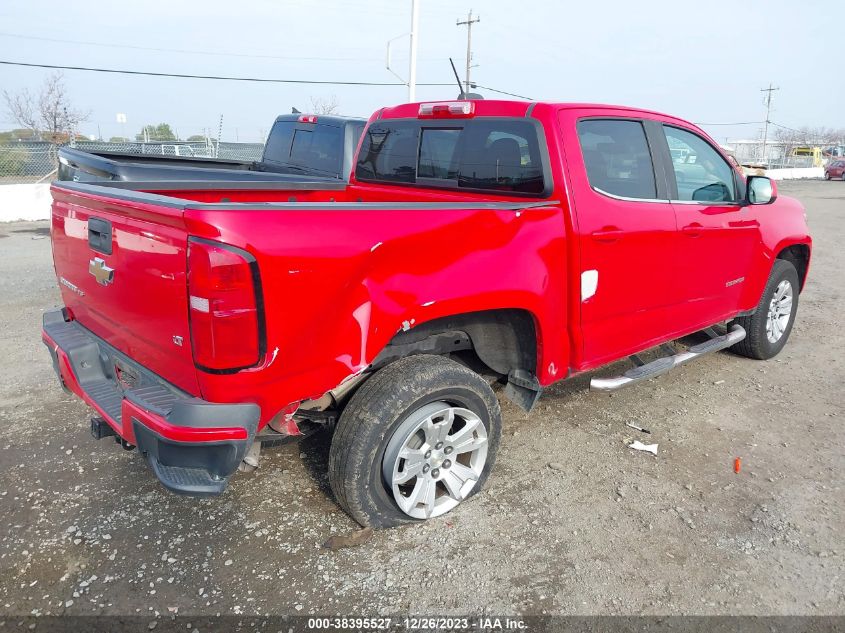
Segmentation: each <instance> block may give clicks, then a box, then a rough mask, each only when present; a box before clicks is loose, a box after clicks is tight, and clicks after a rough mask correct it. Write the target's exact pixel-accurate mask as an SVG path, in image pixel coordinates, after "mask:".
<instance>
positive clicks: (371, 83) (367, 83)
mask: <svg viewBox="0 0 845 633" xmlns="http://www.w3.org/2000/svg"><path fill="white" fill-rule="evenodd" d="M0 64H6V65H8V66H25V67H28V68H51V69H55V70H81V71H86V72H95V73H112V74H117V75H145V76H148V77H176V78H180V79H215V80H218V81H252V82H259V83H277V84H320V85H335V86H404V85H405V84H404V83H398V82H395V81H327V80H320V79H275V78H269V77H229V76H225V75H191V74H187V73H157V72H151V71H143V70H120V69H117V68H92V67H88V66H63V65H59V64H32V63H27V62H10V61H5V60H0ZM417 85H418V86H451V85H452V84H445V83H418V84H417Z"/></svg>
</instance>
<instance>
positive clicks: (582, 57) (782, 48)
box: [0, 0, 845, 143]
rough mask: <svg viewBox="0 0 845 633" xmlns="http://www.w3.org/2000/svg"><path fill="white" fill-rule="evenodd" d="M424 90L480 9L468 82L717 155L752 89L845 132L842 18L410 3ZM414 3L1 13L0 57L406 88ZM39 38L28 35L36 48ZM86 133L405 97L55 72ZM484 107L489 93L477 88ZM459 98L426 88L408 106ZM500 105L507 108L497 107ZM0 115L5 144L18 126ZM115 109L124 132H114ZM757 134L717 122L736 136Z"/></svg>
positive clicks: (612, 2)
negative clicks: (682, 124)
mask: <svg viewBox="0 0 845 633" xmlns="http://www.w3.org/2000/svg"><path fill="white" fill-rule="evenodd" d="M418 2H419V7H420V28H419V53H418V56H419V62H418V70H417V79H418V81H419V82H431V83H451V82H454V75H453V74H452V70H451V67H450V66H449V61H448V59H449V57H452V58H453V59H454V60H455V65H456V66H457V67H458V71H459V73H460V74H461V76H462V77H463V74H464V66H465V55H466V27H459V26H457V25H456V24H455V22H456V21H457V20H458V19H459V18H461V19H466V15H467V13H468V12H469V10H470V9H472V10H473V11H474V13H475V15H477V16H479V17H480V20H481V21H480V22H479V23H477V24H475V25H473V31H472V44H473V57H474V62H473V63H474V64H477V66H476V67H475V68H473V69H472V80H473V81H475V82H478V83H479V84H481V85H484V86H488V87H491V88H496V89H499V90H503V91H507V92H512V93H516V94H519V95H524V96H526V97H529V98H531V99H534V100H548V101H576V102H590V103H613V104H622V105H631V106H637V107H644V108H648V109H652V110H658V111H662V112H666V113H669V114H673V115H676V116H679V117H681V118H684V119H687V120H690V121H693V122H696V123H699V124H704V125H703V127H704V129H706V130H707V131H708V132H709V133H710V134H711V135H712V136H714V137H715V138H716V140H717V141H719V142H722V143H724V142H725V141H726V139H728V138H730V139H736V138H757V137H759V135H760V131H761V129H762V123H761V121H762V120H763V119H764V118H765V108H764V105H763V96H764V93H762V92H761V91H760V90H761V88H764V87H767V86H768V85H769V83H770V82H771V83H773V84H774V85H775V86H777V87H779V88H780V90H778V91H777V92H775V93H774V96H773V101H772V103H773V108H772V114H771V120H772V121H774V122H776V123H778V124H780V125H784V126H788V127H793V128H798V127H802V126H810V127H819V126H825V127H845V115H843V112H845V110H843V106H842V104H843V103H845V80H843V75H842V70H843V63H842V57H841V55H840V54H838V53H837V51H841V50H842V46H841V45H840V42H839V41H838V40H837V34H838V33H839V31H841V27H835V28H832V27H831V25H842V24H845V4H843V3H841V2H829V1H828V2H822V1H820V0H803V1H802V2H795V1H794V0H791V1H789V0H768V1H767V2H765V3H764V2H756V1H754V0H745V2H737V1H736V0H734V1H724V0H707V1H706V2H694V1H687V2H683V1H679V0H674V1H671V2H664V1H662V0H661V1H646V0H644V1H641V2H631V1H630V0H627V1H624V2H622V1H617V0H603V1H602V2H552V1H547V2H536V1H531V0H527V1H523V2H514V1H513V0H510V1H504V0H475V1H468V0H418ZM410 15H411V0H370V1H366V0H358V1H353V0H312V1H308V0H240V1H239V2H232V0H226V1H218V0H143V1H138V0H117V1H115V0H109V1H107V2H104V1H100V0H76V1H75V2H73V3H68V2H67V1H66V0H62V1H61V2H59V1H54V0H36V1H34V2H33V1H30V2H23V1H21V0H2V2H0V60H4V61H19V62H30V63H43V64H58V65H70V66H98V67H104V68H116V69H125V70H141V71H152V72H165V73H168V72H169V73H185V74H202V75H228V76H239V77H247V76H248V77H265V78H282V79H310V80H326V81H364V82H392V81H398V80H397V79H396V78H395V76H394V75H392V74H391V73H390V72H389V71H388V70H387V69H386V68H385V57H386V55H385V53H386V47H387V42H388V40H391V39H393V38H398V39H395V40H394V44H393V47H392V50H393V53H392V66H393V67H394V69H395V70H396V72H397V73H398V74H400V75H401V76H402V77H403V78H407V74H408V45H407V38H403V37H400V36H403V35H404V34H406V33H407V32H408V31H409V29H410V21H411V18H410ZM36 38H37V39H36ZM49 72H51V71H49V70H43V69H37V68H23V67H14V66H6V65H0V89H2V90H7V91H10V92H16V91H18V90H20V89H23V88H29V89H30V90H31V91H37V90H38V88H39V86H40V84H41V82H42V81H43V80H44V77H45V76H46V75H47V74H48V73H49ZM64 74H65V81H66V84H67V87H68V91H69V93H70V97H71V100H72V103H73V104H74V106H76V107H77V108H79V109H83V110H90V111H91V115H90V117H89V119H88V121H86V122H85V123H83V124H82V125H81V131H82V132H83V133H85V134H94V135H98V134H101V135H102V136H103V137H105V138H108V137H110V136H123V135H126V136H130V135H134V134H135V133H137V132H138V131H139V130H140V129H141V128H142V126H143V125H145V124H148V123H160V122H168V123H170V124H171V125H172V126H173V127H174V128H175V129H176V130H177V131H178V133H179V135H180V136H181V137H182V138H186V137H187V136H189V135H191V134H199V133H202V131H203V129H204V128H210V129H211V130H212V135H214V136H216V133H217V132H216V131H217V128H218V125H219V119H220V116H221V115H222V116H223V133H222V138H223V140H225V141H235V140H239V141H260V140H263V138H264V136H266V134H267V131H268V130H269V127H270V125H271V124H272V121H273V119H274V118H275V116H276V115H278V114H283V113H288V112H290V108H291V106H295V107H297V108H299V109H300V110H302V111H308V109H309V105H310V99H311V98H312V97H314V98H323V99H328V98H331V97H332V96H334V97H336V99H337V101H338V103H339V106H340V108H339V109H340V113H341V114H348V115H357V116H365V117H366V116H369V115H370V114H371V113H372V112H373V111H374V110H375V109H377V108H379V107H382V106H385V105H392V104H396V103H401V102H403V101H406V100H407V97H408V90H407V87H405V86H401V85H400V86H367V87H363V86H325V85H297V84H257V83H245V82H228V81H211V80H198V79H182V78H178V79H176V78H163V77H144V76H130V75H112V74H101V73H89V72H82V71H70V70H68V71H64ZM478 92H480V93H481V94H483V95H484V96H485V97H486V98H496V97H497V95H495V94H494V93H491V92H488V91H485V90H478ZM456 94H457V88H456V87H455V86H453V85H448V86H444V87H419V88H418V89H417V99H418V100H437V99H453V98H455V97H456ZM499 98H510V97H502V96H501V95H499ZM4 106H5V104H4V103H2V102H0V130H7V129H12V128H14V127H17V125H16V124H15V122H14V121H13V120H11V118H10V116H9V114H8V113H7V112H6V111H5V107H4ZM117 113H124V114H125V115H126V118H127V123H126V124H120V123H118V122H117V120H116V115H117ZM745 122H751V124H750V125H714V124H725V123H745Z"/></svg>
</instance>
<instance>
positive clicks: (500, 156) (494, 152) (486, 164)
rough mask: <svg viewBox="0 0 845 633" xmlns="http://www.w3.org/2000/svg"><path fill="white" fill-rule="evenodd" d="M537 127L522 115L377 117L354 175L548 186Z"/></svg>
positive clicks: (441, 183)
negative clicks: (434, 118)
mask: <svg viewBox="0 0 845 633" xmlns="http://www.w3.org/2000/svg"><path fill="white" fill-rule="evenodd" d="M541 156H542V153H541V151H540V143H539V138H538V135H537V127H536V126H535V124H534V123H533V122H531V121H527V120H524V119H493V118H482V119H472V120H462V121H448V120H446V121H417V120H404V119H401V120H388V121H374V122H373V123H372V124H371V125H370V127H369V129H368V130H367V132H366V134H365V136H364V140H363V143H362V145H361V151H360V153H359V155H358V164H357V166H356V169H355V176H356V178H357V179H358V180H360V181H363V182H385V183H406V184H417V185H429V186H434V187H445V188H461V189H473V190H481V191H492V192H499V193H521V194H543V193H544V192H545V191H546V182H545V178H544V170H543V162H542V158H541Z"/></svg>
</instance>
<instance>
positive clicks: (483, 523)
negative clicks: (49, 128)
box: [0, 182, 845, 619]
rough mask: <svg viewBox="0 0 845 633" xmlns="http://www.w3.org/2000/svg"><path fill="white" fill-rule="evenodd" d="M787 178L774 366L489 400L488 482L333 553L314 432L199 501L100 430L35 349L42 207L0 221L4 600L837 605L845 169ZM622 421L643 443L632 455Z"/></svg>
mask: <svg viewBox="0 0 845 633" xmlns="http://www.w3.org/2000/svg"><path fill="white" fill-rule="evenodd" d="M781 192H782V193H785V194H789V195H794V196H797V197H798V198H800V199H801V200H802V201H803V202H804V204H805V205H806V206H807V210H808V214H809V220H810V224H811V227H812V230H813V233H814V237H815V241H816V242H815V252H814V261H813V265H812V266H811V274H810V281H809V284H808V286H807V288H806V290H805V292H804V294H803V295H802V297H801V306H800V308H799V311H798V321H797V324H796V326H795V329H794V331H793V333H792V339H791V340H790V342H789V344H788V345H787V347H786V349H785V350H784V352H783V353H782V354H781V355H780V356H779V357H778V358H777V359H776V360H773V361H769V362H765V363H763V362H758V361H752V360H747V359H744V358H740V357H737V356H733V355H731V354H729V353H719V354H716V355H712V356H710V357H707V358H705V359H703V360H701V361H699V362H697V363H693V364H691V365H688V366H685V367H683V368H680V369H678V370H676V371H674V372H672V373H670V374H668V375H666V376H663V377H661V378H658V379H656V380H652V381H650V382H648V383H646V384H644V385H642V386H639V387H635V388H633V389H630V390H627V391H624V392H620V393H618V394H616V395H613V396H609V395H607V394H600V393H590V392H589V391H588V390H587V384H588V381H589V376H582V377H578V378H576V379H573V380H571V381H569V382H567V383H564V384H559V385H557V386H555V387H553V388H551V389H549V390H548V392H547V393H546V394H545V396H544V398H543V399H542V400H541V403H540V405H539V407H538V409H537V410H536V411H535V412H534V413H532V414H531V415H525V414H523V413H521V412H519V411H518V410H516V409H515V408H514V407H513V406H511V405H510V404H508V403H506V402H503V407H504V411H505V434H504V438H503V443H502V448H501V451H500V453H499V460H498V463H497V466H496V470H495V471H494V473H493V476H492V477H491V480H490V482H489V485H488V487H487V489H486V490H485V491H484V493H483V494H480V495H478V496H476V497H475V498H474V499H472V500H471V501H469V502H467V503H466V504H464V505H463V506H461V507H460V508H459V509H458V510H457V511H456V512H454V513H452V514H449V515H446V516H445V517H441V518H439V519H434V520H431V521H429V522H427V523H425V524H421V525H416V526H411V527H405V528H401V529H395V530H390V531H385V532H380V533H376V535H375V536H374V538H372V540H370V541H369V542H367V543H365V544H364V545H361V546H359V547H357V548H354V549H344V550H339V551H330V550H327V549H323V548H322V547H321V545H322V544H323V542H324V541H326V539H328V538H329V537H330V536H332V535H334V534H343V533H347V532H349V531H351V530H353V529H354V528H355V527H356V526H355V525H354V524H353V522H352V521H351V520H350V519H349V518H347V517H346V515H344V514H343V513H342V512H341V511H340V510H339V509H338V508H337V507H336V506H335V505H334V504H333V502H332V500H331V497H330V493H329V492H328V490H327V481H326V478H325V475H324V472H325V462H326V458H327V451H328V441H327V438H325V437H316V438H309V439H308V440H306V441H305V442H304V443H302V444H300V445H289V446H286V447H280V448H277V449H272V450H269V451H266V452H265V453H264V455H263V461H262V467H261V468H260V469H259V470H258V471H257V472H256V473H254V474H252V475H238V476H236V477H235V478H234V479H233V483H232V485H231V487H230V489H229V490H228V492H227V493H226V494H225V495H224V496H222V497H219V498H216V499H205V500H195V499H185V498H180V497H177V496H174V495H171V494H168V493H167V492H165V491H164V490H163V489H162V488H161V487H160V485H159V484H158V483H157V482H156V481H155V480H154V478H153V477H152V475H151V474H150V473H149V472H148V470H147V467H146V466H145V464H144V462H143V461H142V460H141V459H140V458H139V456H138V455H137V454H136V453H134V452H133V453H126V452H124V451H122V450H120V449H119V448H118V447H117V446H116V445H115V444H114V443H112V442H110V441H106V440H104V441H102V442H99V443H97V442H95V441H94V440H93V439H92V438H91V437H90V435H89V431H88V428H87V425H88V418H89V417H90V413H89V411H88V410H87V408H86V407H85V406H84V405H83V404H81V403H80V402H79V401H77V400H76V399H75V398H72V397H70V396H68V395H65V394H64V393H63V392H62V390H61V389H60V388H59V386H58V383H57V381H56V379H55V377H54V375H53V371H52V367H51V365H50V362H49V357H48V354H47V351H46V350H45V349H44V347H43V346H42V344H41V342H40V337H39V334H40V324H41V312H42V310H43V309H45V308H50V307H53V306H56V305H58V303H59V293H58V290H57V288H56V283H55V279H54V277H53V269H52V265H51V259H50V243H49V239H48V238H47V237H46V235H47V228H46V227H47V224H46V223H28V224H12V225H0V254H2V257H0V297H2V300H0V301H2V304H0V323H2V326H0V358H2V360H3V363H2V367H0V517H2V520H0V616H2V614H5V615H6V616H11V615H28V614H63V613H72V614H89V615H90V614H124V615H130V614H139V615H145V616H152V615H154V614H156V613H161V614H168V613H172V612H173V609H176V608H178V612H179V614H180V615H184V614H200V613H202V614H216V613H222V614H227V613H241V614H301V615H304V614H311V613H315V614H325V615H329V614H352V613H358V614H368V615H374V614H400V613H407V612H411V613H418V614H432V613H438V614H448V613H471V612H472V613H474V612H478V611H479V610H480V609H481V608H482V607H486V609H487V611H488V612H498V613H512V614H517V613H520V614H541V613H553V614H558V613H561V614H680V613H682V614H737V613H741V614H813V615H820V614H845V530H843V526H845V509H844V508H843V501H845V485H843V470H845V431H843V421H845V388H843V379H842V376H843V373H845V367H843V357H845V337H843V334H842V332H843V328H844V327H845V322H843V314H845V297H843V290H845V275H843V270H845V249H844V248H843V246H842V245H843V244H845V183H842V182H803V183H786V184H783V185H782V186H781ZM604 373H610V372H608V371H607V370H605V372H604ZM626 421H635V422H637V423H639V424H641V425H642V426H645V427H647V428H649V429H651V431H652V435H651V436H638V439H644V440H651V441H654V442H657V443H658V444H659V454H658V456H657V457H656V458H654V457H652V456H650V455H647V454H643V453H636V452H634V451H632V450H630V449H628V448H626V446H625V442H626V440H627V439H630V438H632V437H634V436H635V435H637V433H636V432H635V431H632V430H631V429H629V428H627V427H626V426H625V422H626ZM736 456H739V457H741V458H742V460H743V462H742V463H743V468H742V471H741V473H740V474H739V475H737V474H735V473H734V472H733V461H734V457H736ZM169 609H170V611H168V610H169ZM0 619H2V617H0Z"/></svg>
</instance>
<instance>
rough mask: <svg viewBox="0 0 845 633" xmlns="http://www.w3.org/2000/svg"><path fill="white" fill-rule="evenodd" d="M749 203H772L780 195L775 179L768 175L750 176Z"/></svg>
mask: <svg viewBox="0 0 845 633" xmlns="http://www.w3.org/2000/svg"><path fill="white" fill-rule="evenodd" d="M746 185H747V193H746V202H748V204H771V203H772V202H774V201H775V200H777V197H778V189H777V185H775V181H774V180H772V179H771V178H767V177H766V176H749V177H748V180H747V181H746Z"/></svg>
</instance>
